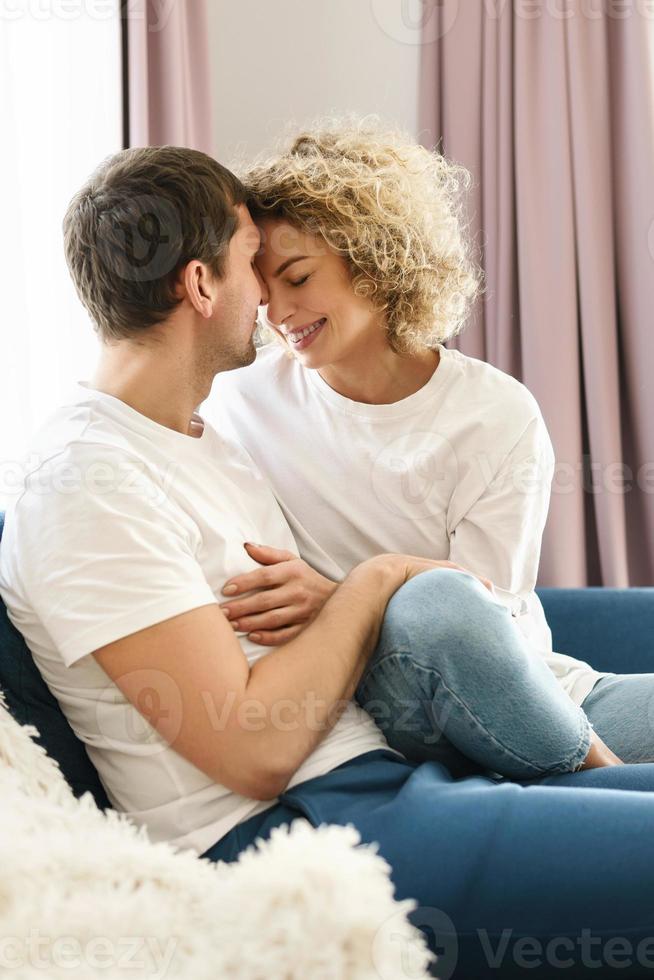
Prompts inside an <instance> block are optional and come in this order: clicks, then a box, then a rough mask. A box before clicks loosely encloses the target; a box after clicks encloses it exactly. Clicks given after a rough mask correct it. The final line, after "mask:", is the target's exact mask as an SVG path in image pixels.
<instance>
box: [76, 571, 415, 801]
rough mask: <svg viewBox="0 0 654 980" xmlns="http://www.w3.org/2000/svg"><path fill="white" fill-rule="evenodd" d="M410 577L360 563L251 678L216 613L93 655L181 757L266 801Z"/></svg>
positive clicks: (331, 714) (302, 755)
mask: <svg viewBox="0 0 654 980" xmlns="http://www.w3.org/2000/svg"><path fill="white" fill-rule="evenodd" d="M429 564H430V563H425V565H424V567H425V568H426V567H428V565H429ZM419 570H424V569H423V568H420V569H419ZM414 573H415V570H414ZM409 577H411V569H410V568H409V565H408V561H405V560H403V558H402V556H391V555H382V556H379V557H377V558H373V559H371V560H370V561H367V562H364V563H363V564H361V565H359V566H358V567H357V568H355V569H353V571H352V572H351V573H350V574H349V575H348V576H347V578H346V579H345V581H344V582H343V583H342V585H340V586H339V587H338V589H337V590H336V591H335V593H334V594H333V595H332V596H331V598H330V599H329V600H328V601H327V602H326V604H325V605H324V607H323V609H322V610H321V612H320V614H319V615H318V616H317V618H316V619H315V620H314V621H313V623H311V624H310V625H309V626H308V627H307V628H306V629H305V630H304V631H303V632H302V634H301V635H300V636H298V637H296V638H295V639H293V640H291V641H290V642H288V643H286V644H284V645H283V646H280V647H277V648H276V649H274V650H273V651H272V652H270V653H269V654H266V655H265V656H263V657H262V658H261V659H259V660H258V661H257V662H256V663H255V664H254V665H253V666H252V668H250V666H249V664H248V662H247V659H246V657H245V654H244V653H243V651H242V649H241V647H240V645H239V643H238V640H237V639H236V637H235V636H234V633H233V631H232V629H231V627H230V626H229V624H228V623H227V621H226V620H225V617H224V616H223V614H222V613H221V611H220V609H219V607H218V606H217V605H205V606H202V607H200V608H197V609H194V610H191V611H190V612H188V613H183V614H181V615H179V616H174V617H173V618H171V619H168V620H166V621H164V622H161V623H158V624H156V625H155V626H152V627H149V628H147V629H144V630H140V631H139V632H137V633H133V634H131V635H130V636H126V637H124V638H122V639H120V640H117V641H115V642H113V643H109V644H107V645H106V646H104V647H101V648H100V649H98V650H96V651H94V654H93V655H94V656H95V658H96V660H97V661H98V663H99V664H100V666H101V667H102V668H103V670H104V671H105V673H106V674H107V675H108V676H109V677H110V678H111V680H112V681H114V682H115V684H116V685H117V686H118V687H119V688H120V690H121V691H122V692H123V694H124V695H125V697H126V698H127V699H128V700H129V701H130V702H131V703H132V704H133V705H134V706H135V707H136V708H137V709H138V710H139V711H140V712H141V713H142V714H143V715H144V716H145V717H146V718H147V719H148V721H149V722H150V723H151V724H152V726H153V727H154V728H155V729H156V730H157V731H158V732H159V734H160V735H161V736H162V737H163V738H164V739H165V740H166V741H167V742H168V743H169V744H171V746H172V747H173V748H174V749H175V750H176V751H177V752H179V754H180V755H182V756H184V758H186V759H188V761H189V762H191V763H192V764H193V765H195V766H197V767H198V768H199V769H201V770H202V771H203V772H205V773H206V774H207V775H208V776H210V777H211V778H212V779H214V780H216V782H219V783H221V784H222V785H224V786H227V787H228V788H229V789H231V790H233V791H234V792H237V793H240V794H242V795H244V796H248V797H251V798H254V799H262V800H265V799H273V798H274V797H276V796H278V795H279V793H281V792H282V791H283V789H284V788H285V787H286V785H287V784H288V782H289V780H290V778H291V777H292V775H293V774H294V773H295V772H296V771H297V769H298V768H299V767H300V765H301V764H302V763H303V762H304V760H305V759H306V758H307V757H308V756H309V755H310V754H311V752H313V750H314V749H315V748H316V746H317V745H318V743H319V742H320V741H322V739H323V738H324V737H325V736H326V735H327V733H328V732H329V731H330V730H331V729H332V728H333V727H334V725H335V724H336V722H337V720H338V718H339V717H340V715H341V714H342V713H343V711H344V710H345V708H346V707H347V703H348V701H349V700H350V699H351V698H352V696H353V694H354V691H355V690H356V687H357V684H358V682H359V680H360V678H361V676H362V674H363V671H364V668H365V665H366V663H367V661H368V659H369V657H370V655H371V654H372V652H373V650H374V648H375V645H376V643H377V639H378V635H379V629H380V625H381V621H382V619H383V616H384V612H385V609H386V605H387V603H388V600H389V599H390V597H391V596H392V595H393V593H394V592H395V591H396V590H397V589H398V588H399V587H400V586H401V585H402V584H403V583H404V582H405V581H406V580H407V578H409ZM307 698H309V699H310V702H311V708H310V710H308V709H307Z"/></svg>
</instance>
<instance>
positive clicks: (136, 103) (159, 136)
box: [125, 0, 215, 155]
mask: <svg viewBox="0 0 654 980" xmlns="http://www.w3.org/2000/svg"><path fill="white" fill-rule="evenodd" d="M125 9H126V13H125V23H126V27H127V38H128V41H127V48H128V72H127V75H128V83H129V99H128V104H129V142H130V145H131V146H164V145H167V144H171V145H175V146H187V147H190V148H191V149H195V150H202V151H203V152H204V153H209V154H210V155H214V153H215V147H214V139H213V112H212V86H211V65H210V59H209V40H208V21H209V11H208V6H207V0H174V2H170V0H168V2H161V0H159V2H157V0H138V2H137V3H133V2H130V3H129V4H127V6H126V8H125Z"/></svg>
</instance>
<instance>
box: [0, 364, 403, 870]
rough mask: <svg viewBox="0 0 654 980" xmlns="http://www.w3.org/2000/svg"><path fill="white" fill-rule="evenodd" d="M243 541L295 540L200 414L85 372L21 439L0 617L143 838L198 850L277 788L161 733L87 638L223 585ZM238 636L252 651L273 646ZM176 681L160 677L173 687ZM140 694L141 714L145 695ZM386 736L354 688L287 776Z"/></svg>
mask: <svg viewBox="0 0 654 980" xmlns="http://www.w3.org/2000/svg"><path fill="white" fill-rule="evenodd" d="M246 541H254V542H265V543H266V544H270V545H272V546H273V547H276V548H284V549H287V550H290V551H293V552H294V553H295V554H297V546H296V544H295V541H294V539H293V536H292V534H291V531H290V530H289V527H288V525H287V523H286V521H285V519H284V517H283V515H282V513H281V511H280V508H279V506H278V504H277V502H276V500H275V498H274V496H273V493H272V491H271V489H270V487H269V485H268V483H267V482H266V481H265V479H264V478H263V477H262V475H261V473H260V472H259V470H258V469H257V467H256V466H254V465H253V463H252V461H251V460H250V458H249V457H248V455H247V453H246V452H245V451H244V450H243V449H242V447H241V446H239V445H238V444H236V443H234V442H232V441H230V440H228V439H225V438H223V437H222V436H221V435H219V434H218V432H217V431H215V430H214V429H213V428H212V427H211V425H209V424H205V427H204V430H203V433H202V436H201V437H200V438H194V437H191V436H186V435H183V434H182V433H179V432H176V431H174V430H172V429H169V428H166V427H165V426H162V425H159V424H158V423H156V422H154V421H152V420H151V419H149V418H147V417H145V416H144V415H141V414H140V413H139V412H137V411H135V410H134V409H132V408H130V407H129V406H128V405H126V404H125V403H124V402H122V401H120V400H118V399H117V398H114V397H112V396H111V395H106V394H103V393H100V392H97V391H95V390H93V389H91V388H89V387H88V386H87V385H85V384H83V383H81V384H79V385H75V386H74V387H73V391H72V392H71V397H70V399H69V401H68V404H66V405H65V406H64V407H62V408H61V409H60V410H58V411H57V412H56V413H55V414H54V416H52V417H51V418H50V420H49V421H48V422H47V423H46V424H45V426H44V427H43V428H42V429H41V430H40V432H39V433H38V435H37V436H36V438H35V440H34V442H33V444H32V446H31V447H30V452H29V454H28V456H27V458H26V460H25V481H24V488H23V490H22V492H21V494H20V496H19V497H18V498H17V500H16V503H15V505H14V506H13V507H12V509H10V511H9V512H8V514H7V518H6V524H5V530H4V534H3V537H2V544H1V547H0V594H1V595H2V598H3V600H4V602H5V604H6V606H7V611H8V614H9V618H10V620H11V621H12V623H13V624H14V625H15V626H16V628H17V629H18V630H19V631H20V632H21V633H22V634H23V636H24V638H25V640H26V642H27V645H28V647H29V648H30V650H31V652H32V654H33V656H34V660H35V662H36V664H37V667H38V669H39V671H40V672H41V674H42V676H43V678H44V680H45V681H46V683H47V684H48V687H49V688H50V690H51V691H52V692H53V694H54V695H55V697H56V698H57V700H58V702H59V704H60V705H61V708H62V710H63V712H64V714H65V715H66V717H67V719H68V721H69V723H70V725H71V727H72V728H73V730H74V732H75V733H76V734H77V735H78V736H79V738H80V739H82V741H83V742H84V743H85V745H86V748H87V751H88V754H89V756H90V758H91V761H92V762H93V764H94V765H95V767H96V768H97V770H98V773H99V775H100V779H101V780H102V783H103V785H104V787H105V789H106V791H107V795H108V797H109V799H110V801H111V803H112V805H113V806H114V807H115V808H116V809H118V810H121V811H124V812H126V813H128V814H129V815H130V816H131V817H132V818H133V819H134V821H136V822H137V823H139V824H145V825H146V826H147V827H148V829H149V832H150V837H151V839H153V840H155V841H160V840H165V841H169V842H173V843H175V844H177V845H179V846H184V847H190V848H193V849H195V850H196V851H197V852H198V853H202V852H204V851H205V850H207V849H208V848H209V847H210V846H211V845H213V844H214V843H216V842H217V841H218V840H219V839H220V838H221V837H223V836H224V835H225V834H226V833H227V832H228V831H229V830H231V829H232V827H234V826H235V825H236V824H237V823H241V822H242V821H244V820H246V819H247V818H248V817H250V816H252V815H254V814H255V813H258V812H261V811H263V810H266V809H268V808H269V807H271V806H273V805H274V803H275V802H276V801H275V800H265V801H261V800H252V799H248V798H246V797H243V796H240V795H238V794H236V793H234V792H232V791H231V790H229V789H227V788H226V787H224V786H221V785H219V784H218V783H216V782H214V781H213V780H212V779H211V778H210V777H209V776H207V775H206V774H205V773H203V772H202V771H200V770H199V769H197V768H196V767H195V766H193V765H192V764H191V763H190V762H188V761H187V760H186V759H184V758H183V757H182V756H181V755H179V754H178V753H177V752H176V751H174V750H173V749H172V748H170V746H169V745H168V744H167V743H166V742H165V741H164V740H163V739H162V738H161V737H160V736H159V735H158V733H157V732H156V730H155V729H154V727H153V726H152V725H151V724H150V723H149V722H148V721H146V719H145V718H144V717H143V715H142V714H141V713H140V712H139V711H137V710H136V708H135V707H133V706H132V705H131V704H130V702H128V701H127V700H126V698H125V697H124V696H123V694H122V693H121V691H120V690H119V688H118V687H117V686H116V685H115V684H114V683H113V682H112V681H111V680H110V679H109V677H108V676H107V675H106V673H105V672H104V671H103V670H102V668H101V667H100V665H99V664H98V663H97V661H96V660H95V658H94V657H93V656H91V653H92V651H94V650H97V649H99V648H100V647H102V646H104V645H105V644H108V643H111V642H113V641H114V640H118V639H120V638H122V637H124V636H128V635H130V634H132V633H135V632H137V631H138V630H141V629H145V628H146V627H149V626H153V625H154V624H156V623H159V622H162V621H164V620H166V619H169V618H171V617H173V616H177V615H179V614H181V613H183V612H187V611H189V610H191V609H195V608H197V607H199V606H204V605H207V604H210V603H218V602H221V601H224V596H222V595H221V590H222V588H223V585H224V584H225V582H226V581H227V579H229V578H232V577H234V576H235V575H239V574H241V573H243V572H247V571H251V570H252V569H253V568H257V567H259V566H258V565H257V563H256V562H255V561H254V560H253V559H252V558H250V557H249V555H248V554H247V552H246V551H245V549H244V547H243V544H244V542H246ZM237 636H238V638H239V640H240V643H241V646H242V649H243V652H244V654H245V655H246V657H247V659H248V661H249V663H250V664H252V663H254V662H255V661H256V660H257V659H258V658H259V657H261V656H264V655H265V654H267V653H269V652H270V648H269V647H262V646H257V645H256V644H255V643H253V642H252V641H251V640H248V639H247V637H246V636H245V635H242V634H237ZM179 656H180V657H184V656H192V651H185V650H180V651H179ZM153 693H154V692H153ZM143 697H144V698H145V699H146V701H147V699H148V692H147V691H144V694H143ZM175 697H176V692H175V691H174V690H173V689H171V690H170V699H171V703H174V700H173V699H174V698H175ZM143 707H144V709H145V710H146V713H147V714H148V717H150V718H153V712H154V713H156V710H157V705H156V704H152V703H145V704H144V705H143ZM162 710H164V709H163V708H162ZM207 711H209V712H215V715H216V722H217V723H218V724H219V723H220V711H221V706H220V705H214V704H210V703H207ZM387 748H388V745H387V742H386V739H385V738H384V736H383V734H382V732H381V731H380V729H379V728H378V727H377V725H376V724H375V722H374V721H373V720H372V718H371V717H370V715H368V714H367V713H366V712H365V711H363V709H361V708H360V707H359V706H358V705H356V704H355V703H354V702H352V703H350V705H349V706H348V708H347V710H346V711H345V712H344V713H343V714H342V715H341V717H340V718H339V720H338V722H337V724H336V725H335V726H334V728H333V729H332V730H331V731H330V732H329V733H328V734H327V735H326V736H325V737H324V739H323V740H322V741H321V742H320V743H319V744H318V746H317V747H316V749H315V750H314V751H313V753H312V754H311V755H310V756H309V757H308V758H307V759H306V760H305V762H304V763H303V764H302V766H300V768H299V769H298V770H297V772H296V773H295V775H294V776H293V778H292V779H291V781H290V782H289V784H288V785H289V787H291V786H295V785H296V784H297V783H299V782H302V781H304V780H306V779H311V778H313V777H314V776H318V775H322V774H324V773H327V772H329V771H330V770H332V769H333V768H335V767H336V766H338V765H340V764H341V763H343V762H345V761H346V760H348V759H352V758H354V757H356V756H358V755H361V754H363V753H364V752H369V751H372V750H374V749H387Z"/></svg>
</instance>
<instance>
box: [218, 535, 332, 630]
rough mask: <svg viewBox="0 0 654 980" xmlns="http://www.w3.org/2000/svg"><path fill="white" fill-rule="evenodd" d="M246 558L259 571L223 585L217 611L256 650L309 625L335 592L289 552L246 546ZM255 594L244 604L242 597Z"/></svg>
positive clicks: (238, 577) (329, 583)
mask: <svg viewBox="0 0 654 980" xmlns="http://www.w3.org/2000/svg"><path fill="white" fill-rule="evenodd" d="M245 549H246V551H247V553H248V554H249V555H250V557H251V558H254V560H255V561H258V562H259V564H261V565H263V566H264V567H263V568H257V569H255V571H253V572H246V573H245V574H244V575H237V576H236V577H235V578H232V579H230V580H229V581H228V582H226V583H225V587H224V588H223V593H224V594H225V595H227V596H228V597H229V598H228V599H226V600H225V602H223V603H221V606H220V608H221V609H222V611H223V612H224V613H225V615H226V616H227V618H228V620H229V621H230V623H231V625H232V627H233V629H234V630H238V631H239V632H242V633H247V634H248V639H250V640H252V641H253V642H254V643H259V644H261V646H279V645H280V644H282V643H287V642H288V641H289V640H292V639H293V637H295V636H297V635H298V633H301V632H302V630H303V629H304V628H305V627H306V626H308V625H309V623H311V622H312V621H313V620H314V619H315V618H316V616H317V615H318V613H319V612H320V610H321V609H322V607H323V606H324V604H325V603H326V602H327V600H328V599H329V597H330V595H332V593H333V592H334V591H335V589H336V588H337V587H338V583H336V582H332V581H331V580H330V579H328V578H325V577H324V575H320V574H319V573H318V572H316V571H314V569H313V568H311V566H310V565H307V563H306V562H305V561H303V560H302V559H301V558H298V557H297V555H294V554H293V553H292V552H291V551H283V550H280V549H279V548H268V547H266V546H264V545H257V544H249V543H247V544H246V545H245ZM254 589H256V590H258V591H256V592H255V593H254V594H253V595H249V596H247V597H246V598H244V599H238V598H236V597H237V596H239V595H242V594H243V593H244V592H251V591H252V590H254Z"/></svg>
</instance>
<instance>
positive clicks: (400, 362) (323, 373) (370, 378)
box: [318, 348, 440, 405]
mask: <svg viewBox="0 0 654 980" xmlns="http://www.w3.org/2000/svg"><path fill="white" fill-rule="evenodd" d="M439 363H440V354H439V352H438V351H437V350H426V351H423V352H421V353H420V354H396V353H395V352H394V351H392V350H391V349H390V348H386V349H385V350H384V351H382V352H381V354H380V352H376V353H375V354H371V353H367V354H366V357H365V361H364V362H360V361H359V359H357V360H356V361H355V360H353V359H351V358H348V359H347V360H346V361H338V362H336V363H335V364H328V365H326V366H325V367H322V368H320V369H319V371H318V374H319V375H320V377H321V378H322V379H323V381H325V382H326V384H328V385H329V387H330V388H333V390H334V391H336V392H338V394H339V395H343V397H344V398H349V399H350V400H351V401H354V402H361V403H362V404H364V405H390V404H392V403H393V402H399V401H401V400H402V399H403V398H408V397H409V395H413V394H415V392H416V391H419V390H420V389H421V388H423V387H424V386H425V385H426V384H427V382H428V381H429V379H430V378H431V377H432V375H433V374H434V371H435V370H436V368H437V367H438V365H439Z"/></svg>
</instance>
